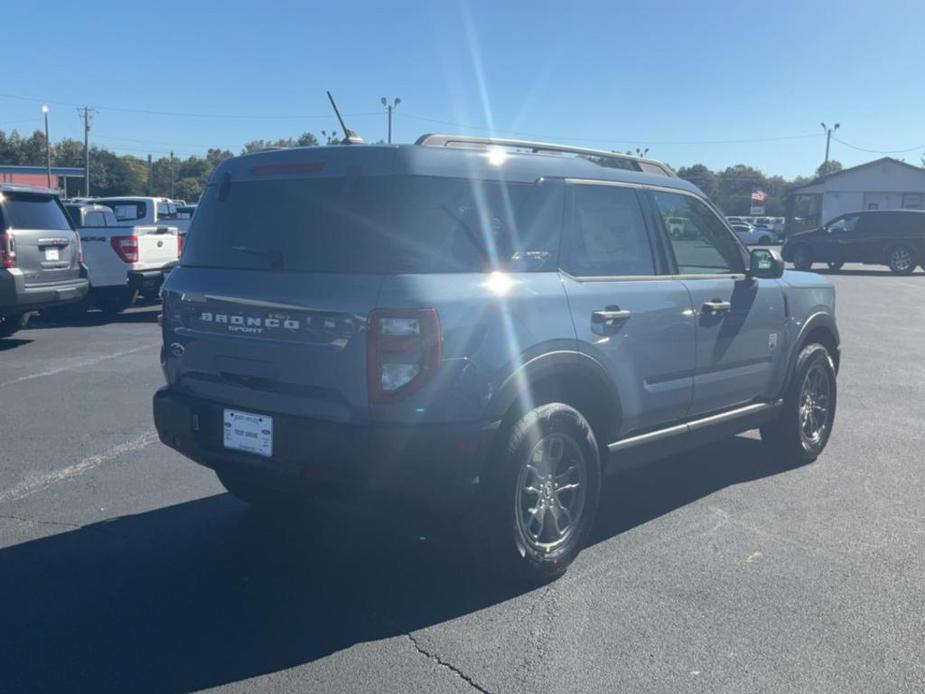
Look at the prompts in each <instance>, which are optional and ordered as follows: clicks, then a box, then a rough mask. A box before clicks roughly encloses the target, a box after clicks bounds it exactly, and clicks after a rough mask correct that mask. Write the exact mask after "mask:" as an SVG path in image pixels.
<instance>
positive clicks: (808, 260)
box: [793, 246, 813, 270]
mask: <svg viewBox="0 0 925 694" xmlns="http://www.w3.org/2000/svg"><path fill="white" fill-rule="evenodd" d="M793 266H794V267H795V268H796V269H797V270H810V269H812V267H813V256H812V254H811V253H810V252H809V248H807V247H806V246H798V247H797V248H796V250H794V251H793Z"/></svg>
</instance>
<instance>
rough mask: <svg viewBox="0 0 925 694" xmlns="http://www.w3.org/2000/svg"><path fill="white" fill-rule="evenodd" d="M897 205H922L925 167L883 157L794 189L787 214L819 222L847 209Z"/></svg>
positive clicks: (805, 221)
mask: <svg viewBox="0 0 925 694" xmlns="http://www.w3.org/2000/svg"><path fill="white" fill-rule="evenodd" d="M898 209H911V210H919V209H925V168H922V167H920V166H914V165H912V164H907V163H906V162H903V161H899V160H898V159H893V158H892V157H884V158H883V159H877V160H875V161H871V162H868V163H866V164H861V165H859V166H852V167H851V168H850V169H842V170H841V171H836V172H835V173H831V174H828V175H826V176H820V177H819V178H817V179H816V180H814V181H811V182H810V183H807V184H806V185H803V186H800V187H799V188H795V189H793V190H792V191H791V193H790V197H789V199H788V205H787V212H788V214H787V218H788V220H792V219H794V218H799V219H800V220H802V223H798V224H797V225H796V226H797V227H806V226H819V225H820V224H825V223H827V222H829V221H831V220H832V219H834V218H835V217H837V216H839V215H841V214H845V213H846V212H857V211H858V210H898Z"/></svg>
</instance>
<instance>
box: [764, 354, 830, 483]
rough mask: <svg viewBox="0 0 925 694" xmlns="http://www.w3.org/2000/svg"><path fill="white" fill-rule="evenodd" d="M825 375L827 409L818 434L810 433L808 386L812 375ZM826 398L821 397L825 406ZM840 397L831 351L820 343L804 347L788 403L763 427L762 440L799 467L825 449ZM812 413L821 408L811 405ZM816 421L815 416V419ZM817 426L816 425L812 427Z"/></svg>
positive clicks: (789, 464)
mask: <svg viewBox="0 0 925 694" xmlns="http://www.w3.org/2000/svg"><path fill="white" fill-rule="evenodd" d="M815 378H823V379H825V381H826V393H827V396H826V398H825V412H824V413H821V414H820V417H822V419H821V421H820V422H819V427H818V431H817V435H815V436H810V435H809V434H808V433H807V430H806V429H807V427H806V423H805V422H804V412H805V409H804V406H805V405H806V401H805V395H806V393H805V388H806V386H807V382H808V379H815ZM821 400H822V398H821V397H819V398H818V403H819V405H820V406H821V404H822V402H821ZM837 400H838V385H837V381H836V378H835V364H834V362H833V361H832V356H831V355H830V354H829V351H828V350H827V349H826V348H825V347H824V346H823V345H820V344H818V343H813V344H810V345H807V346H806V347H804V348H803V349H802V350H801V351H800V354H799V356H798V357H797V363H796V367H795V368H794V370H793V375H792V376H791V381H790V384H789V385H788V387H787V393H786V394H785V395H784V405H783V409H782V410H781V413H780V416H779V417H778V418H777V419H776V420H775V421H773V422H769V423H768V424H765V425H764V426H762V427H761V440H762V441H763V442H764V443H765V445H767V446H768V447H769V448H770V449H771V451H772V452H773V453H774V454H775V455H776V456H777V460H778V463H779V464H780V465H781V466H782V467H795V466H798V465H803V464H805V463H810V462H812V461H813V460H815V459H816V458H817V457H818V456H819V454H820V453H822V451H823V449H824V448H825V446H826V444H827V443H828V442H829V437H830V436H831V435H832V426H833V424H834V422H835V407H836V404H837ZM810 408H811V409H812V416H813V417H815V416H816V414H817V412H818V408H817V407H815V406H814V405H810ZM814 421H815V420H814ZM809 428H810V429H811V430H815V429H816V427H815V426H810V427H809Z"/></svg>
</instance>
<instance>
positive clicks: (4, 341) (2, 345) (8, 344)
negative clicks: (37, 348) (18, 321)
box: [0, 337, 32, 352]
mask: <svg viewBox="0 0 925 694" xmlns="http://www.w3.org/2000/svg"><path fill="white" fill-rule="evenodd" d="M30 342H32V340H23V339H21V338H18V337H0V352H5V351H6V350H8V349H16V348H17V347H22V346H23V345H28V344H29V343H30Z"/></svg>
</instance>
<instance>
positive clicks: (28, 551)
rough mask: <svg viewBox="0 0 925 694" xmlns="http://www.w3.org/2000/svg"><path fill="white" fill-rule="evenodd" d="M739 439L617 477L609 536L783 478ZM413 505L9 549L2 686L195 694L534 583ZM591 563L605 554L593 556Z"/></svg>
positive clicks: (68, 537) (172, 511)
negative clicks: (476, 558)
mask: <svg viewBox="0 0 925 694" xmlns="http://www.w3.org/2000/svg"><path fill="white" fill-rule="evenodd" d="M763 451H764V449H763V448H762V446H761V444H760V442H758V441H756V440H754V439H747V438H741V437H740V438H736V439H732V440H729V441H726V442H723V443H722V444H719V445H716V446H712V447H710V448H707V449H703V450H700V451H695V452H693V453H690V454H688V455H685V456H677V457H674V458H671V459H667V460H664V461H661V462H658V463H655V464H651V465H648V466H644V467H637V468H633V469H630V470H626V471H623V472H621V473H619V474H618V475H616V476H615V477H613V478H611V479H610V480H609V481H608V483H607V484H606V487H605V490H604V494H603V496H602V500H601V514H600V522H599V523H598V526H597V531H596V533H595V535H594V539H593V543H600V542H603V541H605V540H608V539H610V538H613V537H614V536H615V535H618V534H619V533H621V532H625V531H627V530H629V529H631V528H634V527H636V526H638V525H640V524H642V523H646V522H648V521H650V520H652V519H653V518H656V517H658V516H661V515H663V514H666V513H670V512H671V511H673V510H675V509H677V508H679V507H681V506H683V505H685V504H688V503H690V502H692V501H695V500H697V499H699V498H702V497H704V496H707V495H709V494H712V493H713V492H715V491H717V490H719V489H722V488H724V487H727V486H729V485H731V484H738V483H741V482H747V481H749V480H753V479H757V478H760V477H765V476H768V475H773V474H775V473H776V472H779V471H780V470H779V468H776V467H775V466H774V464H773V461H771V460H770V459H769V458H768V457H767V456H766V455H765V453H764V452H763ZM467 556H468V555H467V553H466V552H464V551H462V550H461V548H460V546H459V544H458V542H457V541H455V540H452V539H451V538H450V536H443V537H442V536H440V535H437V536H435V537H431V536H430V535H429V534H428V530H427V524H426V523H425V522H424V521H422V520H420V519H417V518H415V517H414V516H413V512H409V511H408V509H407V508H403V509H401V511H400V512H399V513H395V514H385V513H383V514H380V515H375V516H367V517H366V520H360V521H356V522H355V521H354V520H352V518H351V517H348V516H346V515H344V516H339V515H338V514H334V515H333V516H327V517H324V516H318V517H314V518H312V517H310V516H308V515H305V514H300V515H287V514H282V515H278V516H268V515H265V514H262V513H260V512H259V511H255V510H252V509H248V508H247V507H246V506H244V505H243V504H241V503H240V502H238V501H236V500H235V499H233V498H232V497H230V496H229V495H217V496H212V497H207V498H203V499H199V500H196V501H190V502H186V503H181V504H177V505H175V506H169V507H165V508H160V509H157V510H154V511H148V512H144V513H139V514H136V515H129V516H123V517H120V518H115V519H113V520H109V521H104V522H100V523H95V524H92V525H88V526H84V527H80V528H78V529H74V530H68V531H65V532H62V533H60V534H57V535H52V536H50V537H45V538H42V539H37V540H32V541H29V542H24V543H22V544H19V545H15V546H11V547H8V548H6V549H3V550H0V567H2V568H0V614H2V615H3V617H2V622H3V627H4V628H3V629H2V631H0V673H3V674H2V677H3V685H2V686H3V689H5V690H6V691H20V690H25V689H29V690H45V689H47V690H52V691H57V690H68V691H73V690H80V691H94V692H101V691H133V692H138V691H158V692H165V691H190V690H194V689H195V690H198V689H201V688H205V687H210V686H217V685H221V684H225V683H230V682H236V681H240V680H243V679H246V678H249V677H253V676H256V675H260V674H265V673H272V672H276V671H279V670H283V669H286V668H290V667H294V666H297V665H301V664H304V663H309V662H312V661H315V660H317V659H319V658H323V657H324V656H327V655H329V654H332V653H335V652H337V651H340V650H343V649H346V648H348V647H350V646H352V645H354V644H358V643H362V642H365V641H373V640H378V639H384V638H388V637H393V636H399V635H403V634H408V633H409V632H412V631H414V630H417V629H421V628H424V627H428V626H431V625H435V624H439V623H441V622H445V621H447V620H451V619H454V618H457V617H460V616H463V615H466V614H470V613H472V612H474V611H477V610H480V609H483V608H485V607H488V606H491V605H496V604H498V603H501V602H504V601H506V600H509V599H511V598H513V597H515V596H517V595H519V594H522V593H524V592H526V591H527V590H529V588H527V587H524V586H516V585H510V584H507V583H502V582H499V581H496V580H493V579H491V578H490V573H489V572H486V571H485V569H484V567H483V566H479V565H477V563H475V562H472V561H471V560H469V559H468V558H467ZM589 560H590V561H594V558H593V557H592V558H591V559H589Z"/></svg>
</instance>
